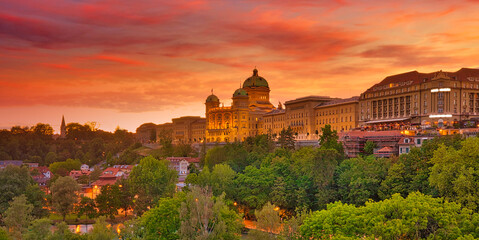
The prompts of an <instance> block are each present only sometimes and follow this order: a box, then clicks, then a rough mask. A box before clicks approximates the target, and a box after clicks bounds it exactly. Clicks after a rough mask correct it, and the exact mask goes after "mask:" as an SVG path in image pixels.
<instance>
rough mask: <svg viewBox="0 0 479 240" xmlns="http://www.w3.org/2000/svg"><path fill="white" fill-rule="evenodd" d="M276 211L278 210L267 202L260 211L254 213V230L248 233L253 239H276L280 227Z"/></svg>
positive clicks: (279, 219)
mask: <svg viewBox="0 0 479 240" xmlns="http://www.w3.org/2000/svg"><path fill="white" fill-rule="evenodd" d="M278 211H279V208H276V206H274V205H273V204H271V203H270V202H267V203H266V204H265V205H264V206H263V208H262V209H261V210H256V211H255V216H256V219H257V222H256V229H255V230H251V231H250V234H251V235H253V239H276V235H277V234H278V233H279V232H280V227H281V218H280V217H279V213H278Z"/></svg>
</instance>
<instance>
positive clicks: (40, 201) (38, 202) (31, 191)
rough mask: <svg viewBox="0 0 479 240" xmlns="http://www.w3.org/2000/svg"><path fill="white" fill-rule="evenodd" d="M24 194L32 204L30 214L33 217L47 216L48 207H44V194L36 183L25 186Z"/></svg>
mask: <svg viewBox="0 0 479 240" xmlns="http://www.w3.org/2000/svg"><path fill="white" fill-rule="evenodd" d="M25 196H26V197H27V200H28V202H29V203H31V204H32V205H33V211H32V215H33V216H34V217H35V218H43V217H46V216H48V209H46V208H45V205H46V204H47V202H46V200H45V199H46V194H45V192H44V191H43V190H42V189H40V187H39V186H38V185H37V184H33V185H30V186H28V187H27V189H26V190H25Z"/></svg>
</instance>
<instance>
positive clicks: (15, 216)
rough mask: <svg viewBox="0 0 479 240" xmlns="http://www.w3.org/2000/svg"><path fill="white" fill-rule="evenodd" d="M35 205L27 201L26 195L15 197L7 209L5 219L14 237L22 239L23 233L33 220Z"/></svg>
mask: <svg viewBox="0 0 479 240" xmlns="http://www.w3.org/2000/svg"><path fill="white" fill-rule="evenodd" d="M32 210H33V205H31V204H30V203H28V202H27V198H26V197H25V195H20V196H17V197H14V198H13V200H12V201H11V202H10V207H9V208H8V209H7V211H5V216H4V219H3V221H4V222H5V226H6V227H7V229H9V230H10V231H9V232H10V235H11V236H12V237H13V238H14V239H21V236H22V234H23V233H24V232H25V230H26V229H27V227H28V224H30V222H31V221H32V220H33V217H32Z"/></svg>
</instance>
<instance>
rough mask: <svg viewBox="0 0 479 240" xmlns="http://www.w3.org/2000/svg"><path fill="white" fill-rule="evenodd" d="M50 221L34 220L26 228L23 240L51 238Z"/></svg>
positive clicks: (45, 219) (43, 219) (44, 219)
mask: <svg viewBox="0 0 479 240" xmlns="http://www.w3.org/2000/svg"><path fill="white" fill-rule="evenodd" d="M51 226H52V221H51V220H50V219H47V218H42V219H36V220H34V221H33V222H32V223H31V224H30V227H28V231H27V232H26V233H25V234H24V236H23V239H25V240H45V239H48V238H49V237H50V236H51V231H50V228H51Z"/></svg>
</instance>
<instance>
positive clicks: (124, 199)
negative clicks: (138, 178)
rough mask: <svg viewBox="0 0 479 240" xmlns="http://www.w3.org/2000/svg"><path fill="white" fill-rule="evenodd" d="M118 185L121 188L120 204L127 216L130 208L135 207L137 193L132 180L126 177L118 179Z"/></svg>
mask: <svg viewBox="0 0 479 240" xmlns="http://www.w3.org/2000/svg"><path fill="white" fill-rule="evenodd" d="M116 185H117V186H118V187H119V188H120V204H119V205H118V206H119V208H120V209H122V210H123V213H124V214H125V217H126V216H127V213H128V210H130V209H132V208H133V207H134V203H135V202H134V201H135V193H134V192H133V189H132V187H131V183H130V181H128V180H127V179H125V178H122V179H120V180H118V181H117V182H116Z"/></svg>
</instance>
